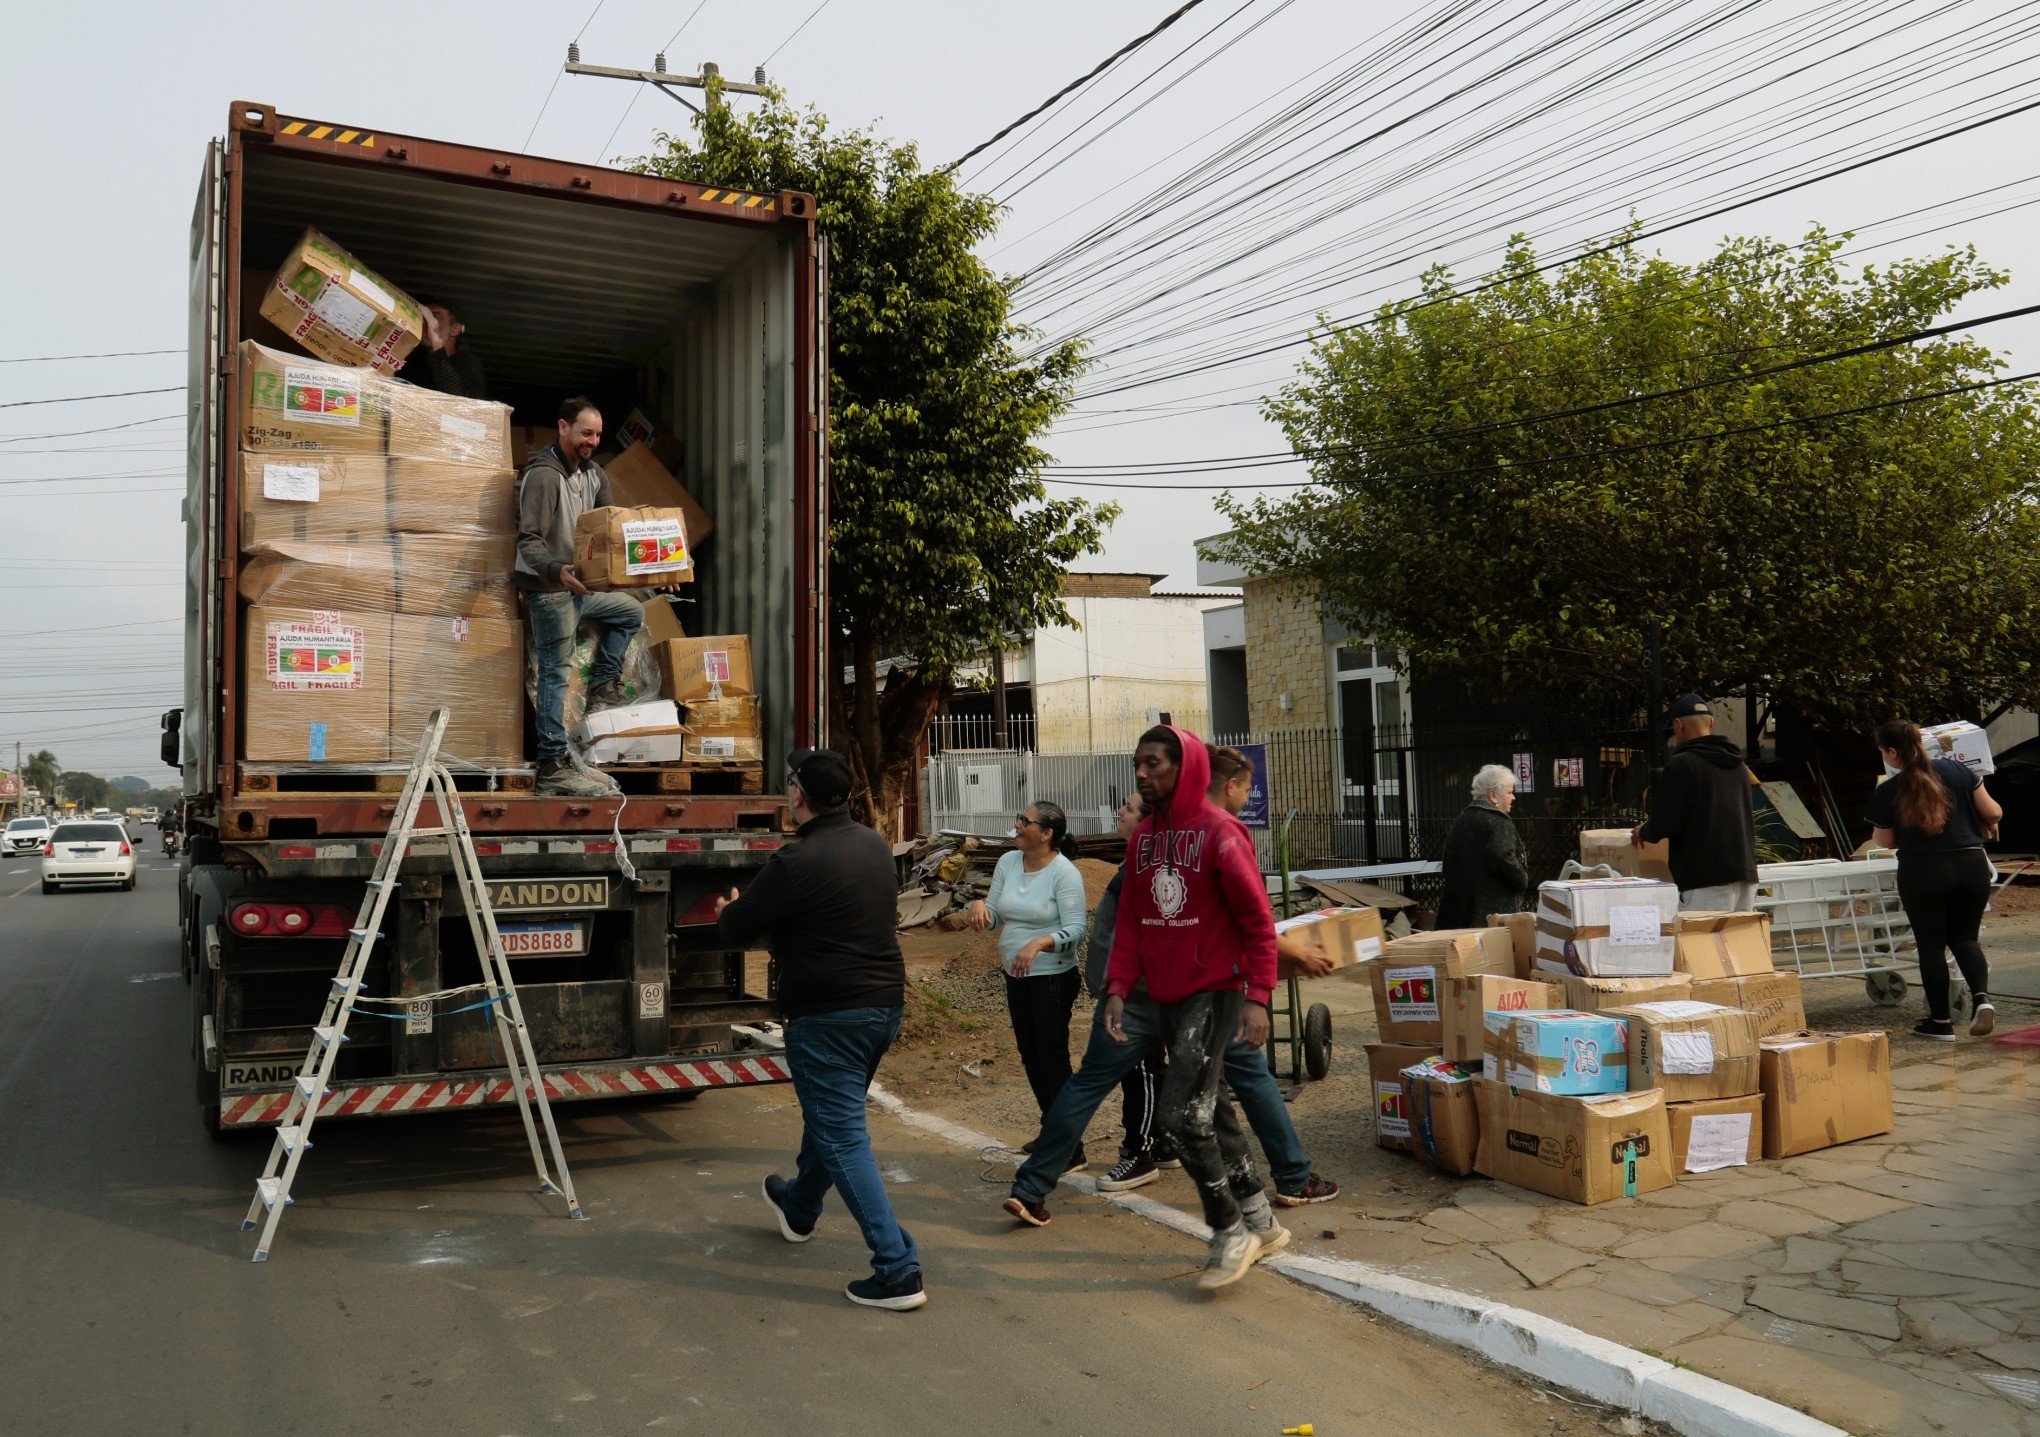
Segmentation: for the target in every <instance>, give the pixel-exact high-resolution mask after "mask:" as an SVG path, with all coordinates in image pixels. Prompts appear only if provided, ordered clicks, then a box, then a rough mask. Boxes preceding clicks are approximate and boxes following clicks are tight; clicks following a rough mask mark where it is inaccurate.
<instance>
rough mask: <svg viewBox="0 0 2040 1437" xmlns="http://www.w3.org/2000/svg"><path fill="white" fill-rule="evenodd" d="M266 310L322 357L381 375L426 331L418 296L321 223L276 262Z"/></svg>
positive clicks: (392, 368) (266, 314)
mask: <svg viewBox="0 0 2040 1437" xmlns="http://www.w3.org/2000/svg"><path fill="white" fill-rule="evenodd" d="M244 303H245V300H244ZM261 311H262V317H263V318H264V319H266V320H268V321H269V322H270V323H271V324H274V325H275V326H276V327H277V328H278V329H280V330H282V331H283V332H284V333H286V334H288V335H289V336H290V337H291V338H292V339H295V340H296V341H297V342H298V343H299V344H302V345H303V346H304V347H305V348H306V349H308V350H310V351H311V352H312V353H313V354H316V355H318V356H319V357H320V358H321V359H329V360H331V361H333V363H335V364H348V365H367V366H369V367H370V368H372V369H374V370H376V371H378V372H379V373H382V374H394V373H396V369H397V364H398V362H399V361H400V360H402V359H403V358H404V356H406V355H408V354H409V353H410V352H411V350H412V349H413V348H415V347H416V346H417V343H418V341H419V340H421V339H423V338H424V337H425V319H424V316H423V314H422V313H421V312H420V311H419V308H418V305H417V303H416V301H414V300H413V299H412V298H411V297H410V296H409V295H407V294H405V293H404V292H403V291H402V290H400V289H398V288H397V287H396V286H395V285H393V284H391V283H390V282H389V281H388V280H386V279H384V278H383V277H382V276H381V275H379V274H377V273H375V272H374V271H373V270H370V269H366V268H364V267H363V266H362V264H361V262H360V261H359V260H357V259H356V258H355V257H354V256H353V255H351V254H349V253H348V252H347V251H346V250H344V249H342V248H340V246H339V245H337V244H335V243H333V241H331V240H329V239H327V238H326V237H325V236H324V235H322V234H320V233H319V232H318V231H317V230H315V229H308V230H306V231H305V233H304V237H303V238H302V239H300V240H299V241H298V242H297V246H296V248H294V249H292V250H291V252H290V256H289V258H287V259H285V260H284V262H283V263H282V265H280V266H279V267H278V268H277V271H276V276H275V278H274V279H273V280H271V281H270V284H269V287H268V288H267V289H265V290H264V291H263V293H262V304H261Z"/></svg>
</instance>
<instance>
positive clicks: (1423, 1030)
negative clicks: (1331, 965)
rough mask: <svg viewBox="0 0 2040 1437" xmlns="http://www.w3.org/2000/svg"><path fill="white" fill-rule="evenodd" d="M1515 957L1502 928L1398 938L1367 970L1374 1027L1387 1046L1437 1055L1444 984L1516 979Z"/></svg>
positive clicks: (1445, 930) (1449, 930)
mask: <svg viewBox="0 0 2040 1437" xmlns="http://www.w3.org/2000/svg"><path fill="white" fill-rule="evenodd" d="M1515 971H1516V958H1515V952H1514V949H1513V948H1512V946H1511V945H1510V942H1509V934H1508V930H1507V929H1504V928H1440V929H1436V930H1434V931H1432V932H1429V933H1412V934H1411V935H1410V936H1409V937H1407V938H1398V939H1396V940H1395V941H1394V942H1392V943H1390V944H1389V945H1388V946H1387V947H1386V948H1384V949H1383V950H1382V955H1381V957H1379V958H1377V959H1375V960H1374V961H1373V962H1371V963H1369V964H1368V965H1367V981H1368V984H1369V985H1370V986H1371V987H1372V988H1373V989H1374V1021H1375V1026H1376V1027H1378V1028H1379V1029H1380V1030H1381V1037H1382V1041H1384V1042H1388V1043H1423V1044H1427V1045H1428V1046H1429V1047H1430V1048H1431V1049H1432V1051H1434V1052H1435V1051H1437V1050H1438V1048H1439V1046H1440V1045H1441V1044H1442V1043H1443V1041H1444V1037H1445V1023H1444V993H1443V988H1442V984H1443V980H1445V979H1447V978H1460V977H1464V976H1466V975H1467V974H1470V973H1492V974H1494V975H1496V976H1497V977H1502V978H1508V977H1513V976H1515Z"/></svg>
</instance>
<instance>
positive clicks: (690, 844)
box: [666, 838, 701, 853]
mask: <svg viewBox="0 0 2040 1437" xmlns="http://www.w3.org/2000/svg"><path fill="white" fill-rule="evenodd" d="M666 852H668V853H699V852H701V840H700V839H698V838H669V839H667V840H666Z"/></svg>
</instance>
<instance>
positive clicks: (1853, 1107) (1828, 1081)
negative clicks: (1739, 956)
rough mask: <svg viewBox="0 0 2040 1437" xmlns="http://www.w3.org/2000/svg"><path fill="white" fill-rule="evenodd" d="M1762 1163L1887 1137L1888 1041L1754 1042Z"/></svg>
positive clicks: (1848, 1036) (1867, 1036) (1797, 1036)
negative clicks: (1758, 1060) (1761, 1103)
mask: <svg viewBox="0 0 2040 1437" xmlns="http://www.w3.org/2000/svg"><path fill="white" fill-rule="evenodd" d="M1758 1049H1759V1052H1760V1055H1761V1060H1762V1061H1761V1068H1760V1075H1761V1082H1762V1084H1763V1091H1764V1156H1765V1157H1767V1158H1789V1157H1792V1156H1793V1155H1794V1154H1796V1153H1810V1152H1813V1151H1814V1150H1816V1149H1818V1148H1831V1147H1834V1146H1835V1145H1836V1144H1837V1143H1852V1142H1854V1141H1855V1140H1856V1139H1858V1138H1868V1137H1874V1136H1876V1135H1877V1134H1878V1133H1888V1132H1890V1131H1891V1040H1890V1037H1889V1035H1887V1034H1885V1033H1881V1032H1876V1033H1788V1034H1785V1035H1782V1036H1780V1037H1775V1038H1762V1039H1759V1040H1758Z"/></svg>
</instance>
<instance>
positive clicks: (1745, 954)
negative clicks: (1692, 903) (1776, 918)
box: [1672, 909, 1774, 982]
mask: <svg viewBox="0 0 2040 1437" xmlns="http://www.w3.org/2000/svg"><path fill="white" fill-rule="evenodd" d="M1672 964H1673V967H1674V968H1675V969H1676V970H1677V971H1678V972H1681V973H1690V974H1692V975H1693V979H1694V981H1695V982H1698V981H1700V980H1701V979H1703V978H1744V977H1750V976H1753V975H1756V974H1761V973H1770V972H1772V971H1774V969H1773V967H1772V963H1771V915H1770V914H1768V913H1709V912H1702V911H1700V910H1698V909H1695V910H1692V911H1689V912H1685V913H1681V914H1680V915H1679V934H1678V937H1677V938H1676V939H1675V940H1673V950H1672Z"/></svg>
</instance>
